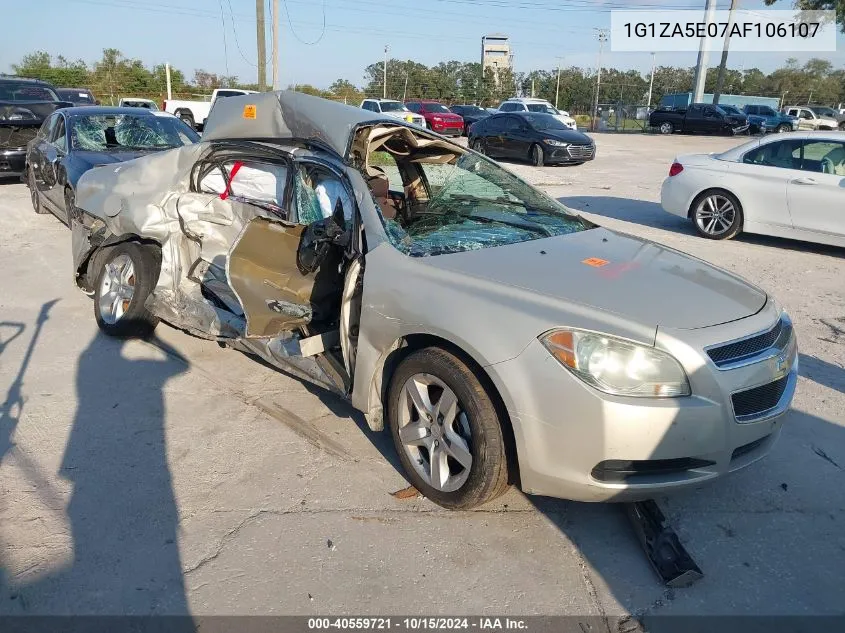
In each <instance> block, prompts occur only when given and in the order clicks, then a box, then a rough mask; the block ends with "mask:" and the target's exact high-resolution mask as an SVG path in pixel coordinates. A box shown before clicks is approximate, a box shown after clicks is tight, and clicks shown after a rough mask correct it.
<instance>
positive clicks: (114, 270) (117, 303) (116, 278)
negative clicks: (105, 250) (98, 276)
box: [100, 254, 135, 325]
mask: <svg viewBox="0 0 845 633" xmlns="http://www.w3.org/2000/svg"><path fill="white" fill-rule="evenodd" d="M134 294H135V265H134V264H133V263H132V259H131V258H130V257H129V256H128V255H126V254H121V255H118V256H117V257H115V258H114V259H113V260H111V261H110V262H109V263H108V264H106V266H105V273H104V274H103V279H102V281H101V282H100V313H101V315H102V319H103V321H105V322H106V323H108V324H110V325H113V324H115V323H117V322H118V321H119V320H120V319H121V318H123V315H124V314H126V311H127V310H128V309H129V305H130V304H131V303H132V297H133V296H134Z"/></svg>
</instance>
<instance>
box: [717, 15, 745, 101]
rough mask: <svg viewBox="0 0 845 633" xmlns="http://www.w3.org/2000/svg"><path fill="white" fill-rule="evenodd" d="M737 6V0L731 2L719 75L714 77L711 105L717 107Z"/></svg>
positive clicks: (723, 80) (723, 83)
mask: <svg viewBox="0 0 845 633" xmlns="http://www.w3.org/2000/svg"><path fill="white" fill-rule="evenodd" d="M738 5H739V0H731V10H730V13H728V28H727V30H726V31H725V41H724V43H723V44H722V61H720V62H719V74H718V76H717V77H716V90H714V91H713V103H714V104H716V105H718V103H719V97H720V96H722V87H723V86H724V85H725V70H726V68H727V65H728V48H729V47H730V45H731V25H732V24H733V21H734V11H735V10H736V8H737V6H738Z"/></svg>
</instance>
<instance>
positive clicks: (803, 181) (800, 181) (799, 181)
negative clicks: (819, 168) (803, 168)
mask: <svg viewBox="0 0 845 633" xmlns="http://www.w3.org/2000/svg"><path fill="white" fill-rule="evenodd" d="M789 182H791V183H792V184H793V185H817V184H818V183H817V182H816V180H815V179H814V178H793V179H792V180H790V181H789Z"/></svg>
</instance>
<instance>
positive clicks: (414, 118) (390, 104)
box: [360, 99, 425, 127]
mask: <svg viewBox="0 0 845 633" xmlns="http://www.w3.org/2000/svg"><path fill="white" fill-rule="evenodd" d="M360 107H361V108H362V109H364V110H369V111H370V112H378V113H379V114H385V115H387V116H390V117H393V118H394V119H402V120H403V121H406V122H408V123H413V124H414V125H419V126H420V127H425V118H424V117H423V116H422V115H421V114H417V113H415V112H411V111H410V110H409V109H408V108H407V106H406V105H405V104H404V103H402V102H401V101H396V100H395V99H364V100H363V101H362V102H361V106H360Z"/></svg>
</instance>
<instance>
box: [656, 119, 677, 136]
mask: <svg viewBox="0 0 845 633" xmlns="http://www.w3.org/2000/svg"><path fill="white" fill-rule="evenodd" d="M657 129H658V130H659V131H660V133H661V134H671V133H672V132H674V131H675V127H674V126H673V125H672V124H671V123H669V121H664V122H663V123H661V124H660V126H659V127H658V128H657Z"/></svg>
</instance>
